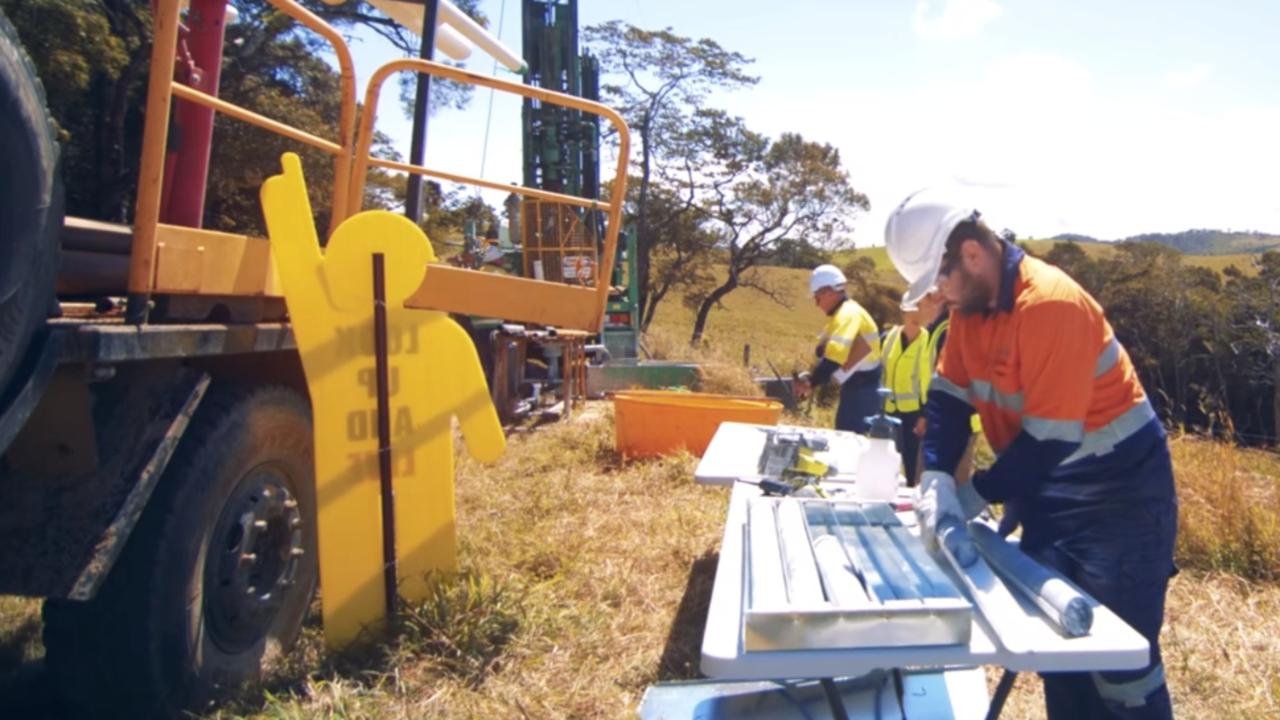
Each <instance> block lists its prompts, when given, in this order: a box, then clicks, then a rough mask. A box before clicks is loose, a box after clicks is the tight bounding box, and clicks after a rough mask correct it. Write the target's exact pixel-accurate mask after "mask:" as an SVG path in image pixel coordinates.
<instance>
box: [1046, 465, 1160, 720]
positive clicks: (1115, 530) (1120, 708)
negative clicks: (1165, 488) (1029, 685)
mask: <svg viewBox="0 0 1280 720" xmlns="http://www.w3.org/2000/svg"><path fill="white" fill-rule="evenodd" d="M1152 455H1153V456H1154V457H1149V458H1148V459H1147V460H1146V461H1145V462H1143V463H1142V465H1143V466H1144V467H1142V468H1141V469H1142V470H1143V471H1147V472H1163V473H1169V475H1170V476H1171V475H1172V468H1171V467H1170V466H1169V454H1168V449H1167V447H1165V448H1163V452H1156V453H1153V454H1152ZM1089 515H1090V517H1089V518H1088V519H1087V520H1083V519H1082V521H1081V523H1080V525H1079V527H1075V528H1069V529H1066V532H1065V533H1063V534H1062V535H1061V536H1060V537H1059V538H1057V539H1056V540H1055V541H1054V542H1052V543H1051V544H1048V545H1045V546H1043V547H1041V548H1039V549H1035V550H1031V551H1030V554H1031V555H1032V556H1033V557H1035V558H1036V559H1037V560H1039V561H1040V562H1041V563H1043V564H1045V565H1047V566H1049V567H1052V568H1054V569H1056V570H1058V571H1059V572H1061V573H1062V574H1063V575H1065V576H1066V577H1068V578H1070V579H1071V580H1072V581H1074V582H1075V583H1076V584H1077V585H1079V586H1080V587H1081V588H1082V589H1083V590H1084V591H1085V592H1088V593H1089V594H1090V595H1092V596H1093V597H1094V598H1095V599H1097V600H1098V602H1100V603H1102V604H1103V605H1106V606H1107V607H1108V608H1110V609H1111V611H1112V612H1114V613H1115V614H1116V615H1118V616H1119V617H1120V618H1121V619H1122V620H1124V621H1125V622H1126V623H1128V624H1129V625H1130V626H1131V627H1133V629H1135V630H1137V631H1138V632H1139V633H1141V634H1142V636H1143V637H1145V638H1146V639H1147V641H1148V642H1150V643H1151V655H1150V660H1149V662H1148V665H1147V667H1145V668H1141V669H1138V670H1129V671H1115V672H1112V671H1106V672H1096V673H1042V674H1041V677H1042V678H1043V679H1044V695H1045V705H1046V709H1047V711H1048V717H1049V720H1067V719H1074V718H1133V719H1135V720H1136V719H1139V718H1141V719H1143V720H1147V719H1151V720H1155V719H1161V720H1163V719H1165V718H1172V717H1173V709H1172V705H1171V702H1170V699H1169V688H1168V686H1167V685H1166V684H1165V683H1164V666H1163V664H1162V662H1161V657H1160V626H1161V625H1162V624H1163V623H1164V600H1165V590H1166V589H1167V588H1168V585H1169V578H1170V576H1171V575H1172V574H1173V573H1174V572H1175V568H1174V564H1173V547H1174V540H1175V537H1176V535H1177V527H1178V504H1177V501H1176V500H1175V499H1173V498H1169V499H1165V500H1149V501H1146V502H1143V503H1138V504H1135V505H1134V506H1133V507H1128V508H1117V509H1116V510H1115V511H1113V512H1106V513H1096V514H1095V513H1089Z"/></svg>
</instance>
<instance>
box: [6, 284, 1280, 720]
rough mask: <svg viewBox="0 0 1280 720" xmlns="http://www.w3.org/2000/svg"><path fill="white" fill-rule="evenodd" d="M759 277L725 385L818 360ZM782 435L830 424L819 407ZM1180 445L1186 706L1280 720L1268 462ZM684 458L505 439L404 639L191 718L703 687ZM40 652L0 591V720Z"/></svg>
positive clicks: (697, 559)
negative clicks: (454, 553) (801, 426)
mask: <svg viewBox="0 0 1280 720" xmlns="http://www.w3.org/2000/svg"><path fill="white" fill-rule="evenodd" d="M765 272H766V273H767V277H768V279H769V280H770V282H772V283H774V284H775V285H776V286H777V287H780V288H785V289H786V292H787V294H788V296H790V297H794V301H793V302H792V305H791V306H790V307H784V306H781V305H777V304H775V303H773V302H772V301H770V300H768V299H767V298H765V297H764V296H763V295H760V294H759V293H754V292H752V291H749V290H740V291H738V292H735V293H734V294H732V295H730V296H729V298H728V299H727V300H726V301H725V307H724V308H723V309H720V310H716V311H714V312H713V314H712V316H711V323H710V326H709V328H708V333H707V338H708V342H707V347H705V348H702V349H699V350H698V351H697V354H698V355H699V356H700V357H702V358H704V359H710V360H714V361H717V362H718V363H719V372H718V373H717V374H718V375H719V376H721V377H722V380H721V382H720V385H721V386H722V387H740V386H741V382H740V381H741V378H740V377H739V378H738V380H736V381H735V380H734V376H735V374H736V375H738V376H741V375H742V371H741V370H740V369H737V368H738V366H740V364H741V356H742V345H743V344H750V345H751V346H752V359H753V364H755V365H756V366H757V368H758V369H759V370H761V371H762V372H765V373H767V372H768V368H767V364H766V363H765V362H764V361H765V360H766V359H768V360H772V361H773V363H774V364H775V366H777V368H778V370H779V371H780V372H783V373H787V372H789V371H790V370H792V369H795V368H798V367H803V366H805V365H807V364H808V362H809V360H808V358H809V353H810V347H811V343H812V340H813V336H814V334H815V333H816V332H817V329H818V328H819V326H820V325H821V322H822V316H821V314H820V313H819V312H818V311H817V310H816V309H815V308H814V307H813V305H812V303H811V301H810V300H809V297H808V293H807V291H806V287H805V277H806V273H805V271H802V270H787V269H767V270H766V271H765ZM691 324H692V313H691V312H689V311H687V310H686V309H684V308H683V307H682V306H681V305H680V303H679V302H678V301H672V302H670V303H668V304H667V305H666V306H664V307H663V308H662V309H661V310H660V312H659V316H658V323H657V326H658V327H657V331H656V332H655V333H654V334H653V336H652V337H650V338H649V340H648V344H649V345H650V346H651V348H653V349H655V351H656V352H657V353H658V354H664V355H667V356H676V357H688V356H689V354H690V353H691V352H693V351H690V350H689V349H688V347H687V338H688V328H689V327H690V326H691ZM735 382H737V383H738V384H737V385H735V384H734V383H735ZM791 420H792V421H794V422H811V421H812V422H818V423H820V424H825V423H827V422H829V421H830V409H829V408H819V409H818V410H817V412H816V413H815V415H814V417H812V418H808V417H802V416H796V417H793V418H791ZM1171 447H1172V449H1173V453H1174V460H1175V467H1176V471H1177V480H1178V485H1179V496H1180V499H1181V503H1182V510H1181V533H1180V537H1179V547H1178V561H1179V564H1180V565H1181V567H1182V573H1181V574H1180V575H1179V576H1177V577H1176V578H1174V580H1173V582H1172V585H1171V588H1170V592H1169V600H1168V608H1167V622H1166V625H1165V633H1164V638H1163V643H1164V647H1165V653H1166V654H1165V664H1166V668H1167V671H1168V676H1169V681H1170V687H1171V689H1172V692H1173V695H1174V699H1175V706H1176V708H1177V712H1178V714H1179V715H1180V716H1181V717H1188V718H1202V717H1213V718H1261V717H1277V716H1280V652H1278V651H1277V649H1276V640H1275V639H1276V638H1277V637H1280V514H1278V511H1277V508H1280V485H1277V480H1276V478H1278V477H1280V460H1278V459H1277V457H1276V456H1274V455H1272V454H1270V453H1267V452H1261V451H1250V450H1241V449H1237V448H1234V447H1230V446H1226V445H1222V444H1218V443H1213V442H1208V441H1204V440H1200V439H1197V438H1194V437H1177V438H1174V439H1173V440H1172V441H1171ZM694 464H695V460H694V459H693V458H691V457H689V456H687V455H680V456H674V457H670V458H667V459H663V460H657V461H645V462H626V461H623V460H622V459H621V458H619V457H618V455H617V454H616V453H615V452H614V449H613V427H612V415H611V411H610V408H609V406H608V405H606V404H604V403H594V404H593V405H592V406H591V407H590V408H589V409H588V411H587V412H586V413H583V414H580V415H579V416H577V417H576V418H575V419H573V420H571V421H567V422H562V423H559V424H555V425H549V426H543V427H541V428H539V429H537V430H535V431H533V432H520V433H517V434H515V435H513V436H512V437H511V442H510V446H509V448H508V451H507V453H506V455H505V456H504V457H503V458H502V459H501V460H500V461H499V462H498V463H497V464H496V465H494V466H481V465H479V464H477V463H474V462H472V461H470V460H468V459H466V458H465V457H464V458H462V459H460V462H459V465H458V471H457V505H458V534H459V538H460V548H461V549H460V557H461V562H462V566H463V568H464V573H463V575H462V576H461V577H459V578H456V579H452V580H447V581H441V583H440V584H439V585H437V590H436V592H435V593H434V594H433V596H432V597H431V598H430V599H429V600H428V601H427V602H426V603H423V604H421V605H419V606H417V607H414V608H412V609H411V614H410V616H409V621H408V622H407V623H406V629H405V630H404V632H403V633H402V634H401V636H400V637H398V638H396V639H395V640H393V641H390V642H388V643H385V644H383V645H380V646H377V647H374V648H370V649H366V650H364V651H363V652H361V653H358V654H353V655H350V656H344V657H339V658H326V657H324V656H323V654H322V653H321V643H320V637H319V628H318V627H316V626H315V625H314V624H313V625H312V626H310V627H308V629H307V631H306V632H305V633H304V638H303V640H302V642H301V644H300V646H299V647H298V649H297V650H296V651H295V652H294V653H293V654H292V655H291V656H290V657H288V658H286V659H285V661H284V662H283V663H282V664H281V666H280V667H278V668H276V669H275V672H274V674H273V676H272V677H271V678H270V680H269V681H268V682H267V683H266V684H265V685H264V686H262V687H256V688H248V689H246V691H245V692H244V694H243V695H242V696H241V697H240V698H239V699H237V700H235V701H233V702H231V703H229V704H226V705H224V706H222V707H220V708H216V709H208V710H206V711H205V712H204V713H203V714H201V715H198V716H197V717H199V718H203V720H231V719H232V718H250V719H252V720H301V719H312V718H316V719H318V718H326V719H339V718H341V719H352V720H354V719H357V718H359V719H364V718H368V719H370V720H372V719H374V718H377V719H382V718H389V719H405V720H408V719H411V718H415V719H416V718H424V717H441V718H499V717H501V718H507V717H520V718H627V717H633V716H634V712H635V709H636V707H637V704H638V702H639V700H640V698H641V696H642V694H643V692H644V689H645V688H646V687H648V686H649V685H650V684H652V683H654V682H659V681H664V680H679V679H688V678H695V677H698V657H699V646H700V643H701V638H702V628H703V625H704V623H705V616H706V608H707V603H708V600H709V596H710V589H711V583H712V579H713V575H714V572H715V568H716V562H717V559H718V548H719V542H720V536H721V532H722V528H723V522H724V511H725V508H726V503H727V498H728V495H727V492H726V491H724V490H721V489H709V488H703V487H699V486H696V485H695V484H694V483H693V482H692V471H693V467H694ZM313 623H314V620H313ZM42 655H43V649H42V647H41V645H40V641H39V605H38V602H37V601H33V600H24V599H15V598H0V717H5V718H8V717H14V718H25V717H55V718H56V717H59V716H58V715H57V714H56V709H57V703H56V700H55V693H54V691H53V690H51V689H50V688H49V687H47V683H46V678H45V677H44V675H43V672H42V668H41V660H42ZM990 678H991V682H992V683H994V681H995V671H992V672H991V673H990ZM1040 703H1041V700H1040V696H1039V690H1038V683H1037V682H1036V680H1035V678H1034V677H1031V676H1025V675H1024V676H1021V677H1020V679H1019V681H1018V684H1017V685H1016V686H1015V691H1014V693H1013V695H1012V696H1011V698H1010V701H1009V704H1008V706H1007V707H1006V711H1005V713H1004V715H1003V717H1006V718H1036V717H1041V716H1042V708H1041V705H1040ZM63 717H70V716H63Z"/></svg>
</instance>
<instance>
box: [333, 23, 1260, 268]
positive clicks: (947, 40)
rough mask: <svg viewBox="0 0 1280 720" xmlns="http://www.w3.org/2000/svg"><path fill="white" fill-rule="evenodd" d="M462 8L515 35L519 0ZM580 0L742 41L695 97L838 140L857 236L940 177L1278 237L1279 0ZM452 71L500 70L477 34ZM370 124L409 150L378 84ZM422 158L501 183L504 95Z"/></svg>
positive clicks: (879, 231)
mask: <svg viewBox="0 0 1280 720" xmlns="http://www.w3.org/2000/svg"><path fill="white" fill-rule="evenodd" d="M480 9H481V11H482V12H483V13H484V14H485V15H487V16H488V18H489V22H490V24H489V28H490V31H491V32H494V33H495V34H498V35H499V37H500V38H501V39H502V40H503V41H504V43H506V44H507V46H508V47H510V48H512V49H513V50H515V51H516V52H517V53H518V52H519V51H520V28H519V19H520V2H519V0H482V1H481V3H480ZM579 14H580V24H581V25H582V26H583V27H585V26H587V25H590V24H594V23H597V22H603V21H606V20H612V19H620V20H623V21H625V22H627V23H631V24H633V25H635V26H637V27H640V28H644V29H660V28H667V27H669V28H671V29H672V31H673V32H675V33H677V34H679V35H684V36H687V37H692V38H702V37H707V38H710V39H713V40H715V41H716V42H718V43H719V44H720V45H721V46H723V47H725V48H726V49H728V50H733V51H737V52H740V53H742V54H743V55H746V56H747V57H750V58H753V59H754V62H753V63H752V64H751V66H750V71H751V72H752V73H753V74H755V75H758V76H759V78H760V81H759V83H758V84H756V85H754V86H752V87H749V88H745V89H741V90H737V91H733V92H723V93H717V94H715V95H713V96H712V97H711V98H710V99H709V101H708V105H710V106H712V107H720V108H723V109H725V110H727V111H729V112H730V113H732V114H735V115H738V116H741V117H742V118H743V119H744V120H745V122H746V124H747V126H748V127H750V128H752V129H753V130H756V131H757V132H762V133H764V134H766V135H769V136H771V137H777V136H778V135H779V134H781V133H783V132H796V133H800V134H801V135H803V136H804V137H805V138H806V139H807V140H813V141H821V142H826V143H831V144H832V145H834V146H836V147H837V148H839V150H840V154H841V159H842V160H843V163H844V166H845V168H846V170H847V171H848V173H849V177H850V181H851V183H852V185H853V186H854V187H855V188H856V189H857V190H859V191H861V192H863V193H865V194H866V195H867V196H868V197H869V198H870V201H871V209H870V211H869V212H867V213H863V214H861V215H860V216H859V217H858V218H857V219H856V220H855V222H854V233H853V239H854V241H855V242H856V243H857V244H858V245H860V246H866V245H878V244H882V243H883V228H884V222H885V219H886V217H887V215H888V213H889V212H890V211H891V210H892V209H893V208H894V207H895V206H896V205H897V204H898V203H899V202H900V201H901V200H902V199H903V198H904V197H906V195H908V194H909V193H911V192H913V191H914V190H916V189H919V188H921V187H925V186H929V185H936V184H961V185H963V186H964V187H965V188H966V189H967V190H968V191H970V194H971V195H972V197H974V198H975V202H976V203H977V205H978V207H979V209H981V210H982V211H983V214H984V215H985V216H986V217H987V218H988V220H989V221H990V222H991V223H992V224H993V225H994V226H996V227H999V228H1009V229H1012V230H1014V231H1015V232H1016V233H1017V234H1018V236H1019V237H1049V236H1052V235H1056V234H1059V233H1065V232H1071V233H1080V234H1085V235H1091V236H1094V237H1097V238H1101V239H1120V238H1124V237H1128V236H1130V235H1134V234H1138V233H1144V232H1178V231H1181V230H1187V229H1191V228H1213V229H1224V230H1226V229H1230V230H1258V231H1263V232H1271V233H1280V172H1277V169H1280V43H1277V42H1275V40H1274V34H1275V32H1276V30H1277V28H1280V2H1276V1H1275V0H1231V2H1212V1H1211V0H1203V1H1200V2H1196V1H1193V0H1160V1H1158V2H1157V1H1154V0H1124V1H1123V2H1115V0H842V1H841V2H829V1H826V2H824V1H822V0H788V1H787V2H777V1H776V0H734V1H733V2H729V1H728V0H647V1H646V0H580V3H579ZM352 47H353V51H354V53H355V56H356V64H357V75H358V83H360V85H359V87H361V88H363V83H364V82H365V81H366V80H367V78H368V77H369V75H370V74H371V73H372V72H373V69H374V68H376V66H377V65H378V64H379V63H380V62H383V61H385V60H387V59H391V58H392V57H394V56H395V52H394V51H393V50H392V49H391V48H389V47H388V46H386V45H385V44H383V43H382V42H381V41H380V40H378V39H376V38H374V37H365V36H361V37H358V38H356V39H354V40H353V43H352ZM467 67H468V69H469V70H472V71H474V72H480V73H484V74H496V75H497V76H498V77H502V78H506V79H513V80H514V79H517V78H516V76H514V75H513V74H511V73H510V72H507V71H505V70H502V69H498V70H497V72H496V73H495V71H494V63H493V61H492V59H491V58H489V57H488V56H486V55H484V54H483V53H481V52H479V51H477V52H475V53H473V55H472V56H471V58H470V59H469V60H468V61H467ZM360 92H361V93H363V89H361V91H360ZM378 127H379V129H381V130H384V131H386V132H388V133H389V134H391V135H392V136H393V137H395V138H398V145H399V147H400V149H401V152H402V154H404V155H405V156H407V155H408V136H409V121H408V120H407V119H406V118H405V116H404V113H403V111H402V110H401V109H400V107H399V104H398V97H397V91H396V89H395V88H394V87H388V88H387V90H386V91H385V92H384V93H383V95H382V100H381V102H380V104H379V109H378ZM486 138H487V141H486ZM427 164H428V165H433V166H437V167H441V168H443V169H447V170H452V171H456V172H461V173H466V174H469V175H481V176H483V177H485V178H487V179H491V180H495V181H499V182H503V183H507V182H512V181H518V180H519V179H520V173H521V154H520V111H519V101H518V100H517V99H512V98H508V97H504V96H497V97H495V98H494V99H493V100H492V102H491V100H490V94H489V92H488V91H480V92H477V94H476V95H475V97H474V98H473V100H472V103H471V106H470V108H469V109H467V110H466V111H446V112H442V113H439V114H437V115H436V116H434V117H432V118H431V120H430V123H429V136H428V143H427ZM609 172H610V171H608V170H606V171H605V173H604V174H605V176H606V177H607V176H608V174H609ZM495 202H496V201H495Z"/></svg>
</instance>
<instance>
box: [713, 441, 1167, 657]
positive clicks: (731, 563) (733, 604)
mask: <svg viewBox="0 0 1280 720" xmlns="http://www.w3.org/2000/svg"><path fill="white" fill-rule="evenodd" d="M734 426H736V427H734ZM756 427H757V426H750V425H742V424H739V423H725V424H723V425H721V429H720V431H719V432H717V434H716V437H715V438H714V439H713V440H712V441H711V445H710V446H709V447H708V452H707V454H705V455H704V456H703V462H702V463H700V464H699V466H698V472H697V474H696V477H697V479H698V482H701V483H705V484H726V480H725V473H726V468H729V469H728V471H727V472H736V470H735V469H734V468H749V470H748V472H747V473H745V475H746V476H747V477H754V475H753V474H754V473H755V472H756V459H757V458H758V457H759V452H760V450H761V449H762V448H763V437H764V433H761V432H759V431H758V430H754V428H756ZM743 428H753V430H752V432H751V433H746V432H745V431H744V430H743ZM828 432H831V433H833V434H836V433H835V431H828ZM722 434H723V435H724V437H722ZM838 434H839V435H847V433H838ZM755 437H759V438H760V440H759V442H758V444H756V445H753V446H750V447H740V448H738V449H737V450H736V452H735V451H734V448H733V444H735V443H738V442H743V443H750V442H753V441H754V438H755ZM855 437H856V436H855ZM712 450H715V451H716V452H717V456H715V457H712V456H711V452H712ZM709 458H710V462H711V464H710V465H708V459H709ZM704 465H707V466H708V467H707V468H706V472H704ZM729 482H732V478H729ZM759 494H760V490H759V488H757V487H756V486H755V485H751V484H748V483H744V482H735V483H733V490H732V495H731V496H730V500H729V512H728V517H727V518H726V520H725V530H724V538H723V541H722V543H721V546H720V562H719V566H718V567H717V568H716V578H715V585H714V586H713V589H712V592H711V604H710V607H709V608H708V612H707V625H706V630H705V633H704V635H703V639H702V663H701V669H702V672H703V673H704V674H705V675H707V676H709V677H713V678H719V679H726V680H728V679H734V680H749V679H762V680H763V679H776V678H812V677H833V676H849V675H859V674H862V673H866V672H870V671H871V670H875V669H882V668H895V667H945V666H965V665H986V664H990V665H1003V666H1004V667H1007V668H1009V669H1011V670H1016V671H1078V670H1121V669H1136V668H1141V667H1144V666H1145V665H1146V663H1147V658H1148V653H1149V647H1148V644H1147V641H1146V639H1144V638H1143V637H1142V636H1141V635H1139V634H1138V633H1137V632H1136V631H1134V630H1133V629H1132V628H1130V627H1129V626H1128V625H1126V624H1125V623H1124V622H1123V621H1122V620H1120V619H1119V618H1118V617H1116V615H1115V614H1114V613H1112V612H1111V611H1110V610H1108V609H1107V608H1106V607H1105V606H1102V605H1096V606H1095V607H1094V622H1093V628H1092V630H1091V632H1090V633H1089V634H1088V635H1086V636H1085V637H1081V638H1066V637H1063V636H1062V635H1061V634H1059V633H1058V631H1057V630H1055V629H1054V628H1053V627H1052V626H1051V625H1050V624H1049V623H1048V621H1047V620H1045V619H1044V618H1043V617H1042V616H1041V615H1040V613H1039V611H1038V610H1037V609H1036V608H1035V606H1034V605H1033V604H1032V603H1031V602H1030V601H1029V600H1025V599H1023V598H1021V597H1020V596H1018V595H1017V594H1016V593H1012V592H1011V591H1010V590H1009V589H1008V588H1006V587H1005V586H1004V584H1003V583H1001V582H1000V581H999V580H998V579H997V578H994V577H993V576H990V575H988V574H986V573H989V569H985V570H984V568H985V567H986V566H985V563H982V564H981V566H975V568H969V569H967V570H966V575H967V576H968V577H966V578H959V577H957V576H956V575H955V573H954V571H953V569H952V568H951V567H950V566H949V565H948V563H947V562H946V561H945V560H943V559H941V558H939V565H941V566H942V567H943V568H944V569H945V570H947V571H948V572H949V573H950V574H951V575H952V579H953V580H957V581H958V584H959V585H961V586H962V587H963V588H964V590H965V592H966V593H968V594H969V596H970V599H971V600H975V612H974V621H973V623H974V624H973V628H972V636H971V638H970V641H969V643H968V645H951V646H928V647H875V648H847V649H838V650H784V651H763V652H746V651H745V650H744V649H743V641H742V616H743V601H744V593H743V575H744V572H743V537H744V534H745V533H744V532H743V526H744V525H745V523H746V507H747V499H748V498H750V497H753V496H757V495H759ZM901 517H903V519H904V521H907V522H911V521H912V520H913V517H912V516H911V515H910V514H903V515H901ZM981 607H987V608H1001V612H1000V613H999V617H997V618H994V619H992V618H988V617H987V616H986V615H984V614H983V613H981V612H978V610H977V608H981Z"/></svg>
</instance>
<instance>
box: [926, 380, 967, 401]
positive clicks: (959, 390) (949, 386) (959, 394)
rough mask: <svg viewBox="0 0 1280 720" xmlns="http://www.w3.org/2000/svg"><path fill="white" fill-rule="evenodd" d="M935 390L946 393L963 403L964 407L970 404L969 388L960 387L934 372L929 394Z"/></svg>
mask: <svg viewBox="0 0 1280 720" xmlns="http://www.w3.org/2000/svg"><path fill="white" fill-rule="evenodd" d="M935 390H937V391H938V392H943V393H946V394H948V395H950V396H951V397H953V398H955V399H957V400H959V401H961V402H963V403H964V404H965V405H970V404H971V403H970V402H969V388H967V387H960V386H959V385H956V384H955V383H953V382H951V381H950V380H948V379H946V378H944V377H942V376H941V375H939V374H938V373H936V372H935V373H934V374H933V381H932V382H930V383H929V392H933V391H935Z"/></svg>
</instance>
